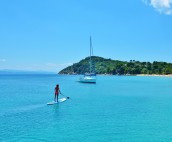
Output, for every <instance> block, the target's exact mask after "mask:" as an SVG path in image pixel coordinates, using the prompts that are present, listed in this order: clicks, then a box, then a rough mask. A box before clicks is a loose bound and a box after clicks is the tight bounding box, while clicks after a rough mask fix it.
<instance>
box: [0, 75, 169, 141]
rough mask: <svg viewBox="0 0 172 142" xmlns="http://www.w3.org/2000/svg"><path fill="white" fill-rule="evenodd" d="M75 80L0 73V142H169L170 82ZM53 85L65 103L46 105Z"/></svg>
mask: <svg viewBox="0 0 172 142" xmlns="http://www.w3.org/2000/svg"><path fill="white" fill-rule="evenodd" d="M80 77H81V76H80V75H58V74H5V75H2V74H1V75H0V142H171V141H172V77H162V76H159V77H158V76H97V83H96V84H86V83H79V82H77V80H78V79H79V78H80ZM56 84H59V85H60V90H61V92H62V93H63V95H65V96H67V97H69V99H67V101H65V102H63V103H58V104H55V105H47V102H50V101H53V99H54V88H55V86H56ZM59 97H60V98H63V96H59Z"/></svg>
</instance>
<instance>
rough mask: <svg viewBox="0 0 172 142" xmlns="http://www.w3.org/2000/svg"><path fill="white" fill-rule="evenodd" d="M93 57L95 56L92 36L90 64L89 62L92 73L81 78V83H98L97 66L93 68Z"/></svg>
mask: <svg viewBox="0 0 172 142" xmlns="http://www.w3.org/2000/svg"><path fill="white" fill-rule="evenodd" d="M92 56H93V47H92V41H91V36H90V62H89V67H90V71H89V73H85V74H84V77H81V78H79V82H82V83H96V73H95V66H93V63H92V58H91V57H92Z"/></svg>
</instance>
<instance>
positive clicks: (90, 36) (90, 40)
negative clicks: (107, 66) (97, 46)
mask: <svg viewBox="0 0 172 142" xmlns="http://www.w3.org/2000/svg"><path fill="white" fill-rule="evenodd" d="M91 53H92V41H91V36H90V73H91V68H92V61H91Z"/></svg>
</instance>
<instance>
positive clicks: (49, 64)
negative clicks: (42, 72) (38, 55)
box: [46, 63, 73, 67]
mask: <svg viewBox="0 0 172 142" xmlns="http://www.w3.org/2000/svg"><path fill="white" fill-rule="evenodd" d="M72 64H73V63H62V64H55V63H47V64H46V65H47V66H49V67H64V66H70V65H72Z"/></svg>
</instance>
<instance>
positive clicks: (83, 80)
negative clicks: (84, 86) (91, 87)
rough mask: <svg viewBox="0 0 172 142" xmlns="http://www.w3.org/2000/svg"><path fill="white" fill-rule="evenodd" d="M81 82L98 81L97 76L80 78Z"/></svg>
mask: <svg viewBox="0 0 172 142" xmlns="http://www.w3.org/2000/svg"><path fill="white" fill-rule="evenodd" d="M79 82H81V83H96V78H91V77H89V78H88V77H87V78H86V77H84V78H80V79H79Z"/></svg>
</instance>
